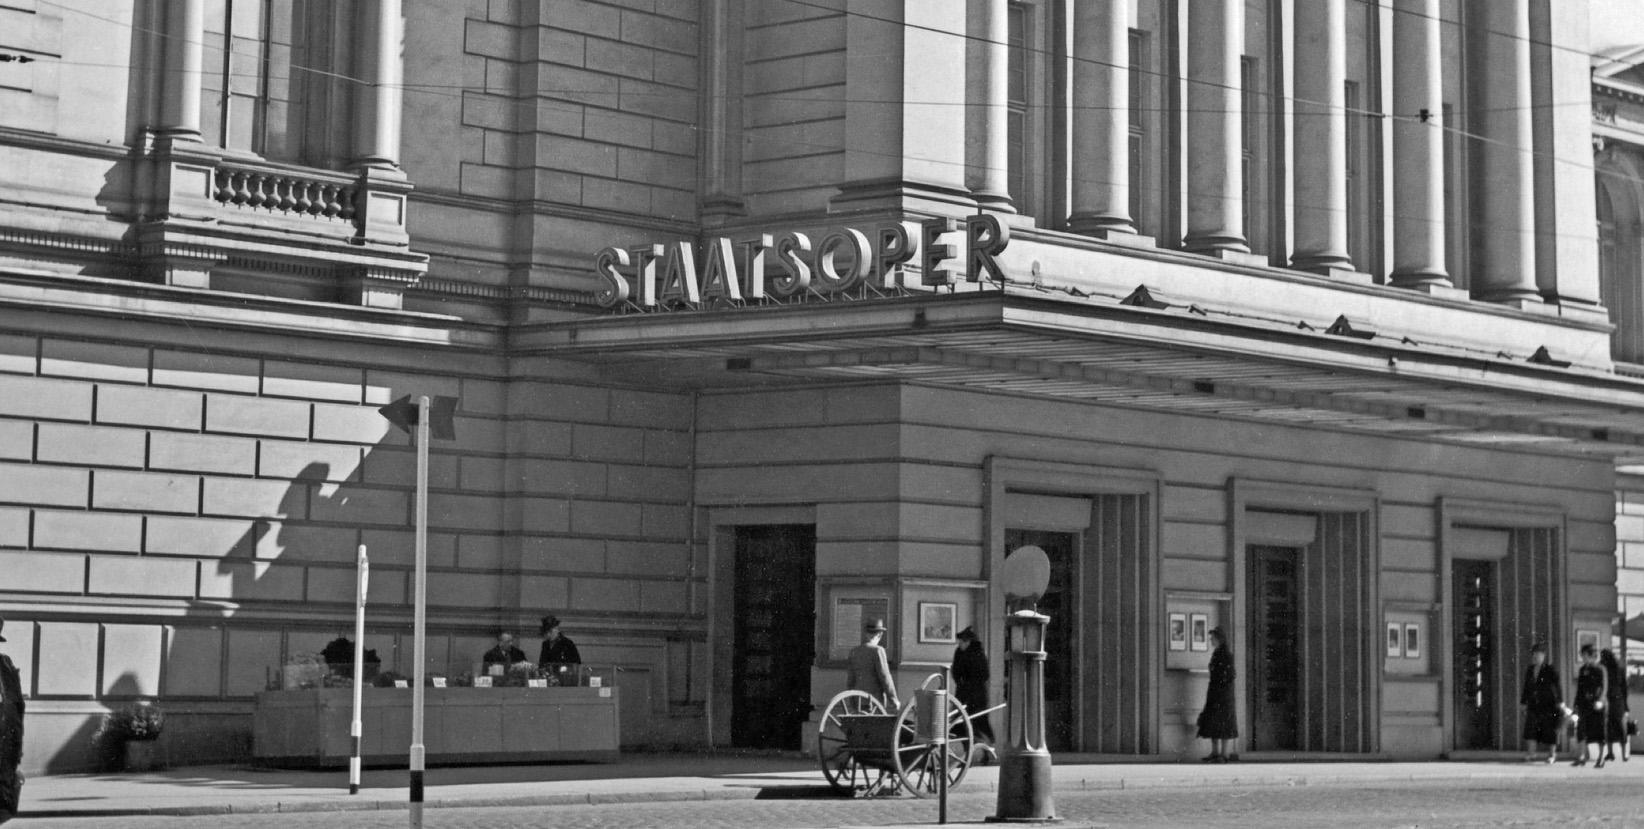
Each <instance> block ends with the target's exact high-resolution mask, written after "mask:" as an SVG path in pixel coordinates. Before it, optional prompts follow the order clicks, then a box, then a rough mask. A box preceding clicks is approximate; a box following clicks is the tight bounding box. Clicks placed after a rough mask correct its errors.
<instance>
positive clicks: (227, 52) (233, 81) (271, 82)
mask: <svg viewBox="0 0 1644 829" xmlns="http://www.w3.org/2000/svg"><path fill="white" fill-rule="evenodd" d="M294 5H296V4H295V3H294V2H293V0H207V2H206V16H205V64H206V65H205V72H204V77H203V78H202V79H201V84H200V132H201V134H202V137H203V138H204V140H205V142H206V143H207V144H212V145H215V146H218V147H223V148H225V149H230V150H247V151H250V152H254V153H257V154H258V155H261V156H264V157H265V158H278V159H288V158H289V157H290V154H291V144H292V142H291V135H292V133H293V132H295V130H294V129H293V124H292V123H291V121H292V118H291V116H292V114H293V113H292V108H291V91H292V77H291V42H292V28H293V27H292V13H293V6H294Z"/></svg>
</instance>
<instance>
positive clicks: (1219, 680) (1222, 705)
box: [1199, 628, 1239, 763]
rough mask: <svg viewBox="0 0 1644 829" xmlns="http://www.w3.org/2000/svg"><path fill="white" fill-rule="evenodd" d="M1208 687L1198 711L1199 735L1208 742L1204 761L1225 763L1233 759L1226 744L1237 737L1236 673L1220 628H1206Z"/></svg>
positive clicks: (1225, 638)
mask: <svg viewBox="0 0 1644 829" xmlns="http://www.w3.org/2000/svg"><path fill="white" fill-rule="evenodd" d="M1210 644H1211V645H1212V646H1213V647H1214V648H1215V650H1214V651H1213V652H1212V653H1211V654H1210V687H1209V689H1207V690H1206V691H1205V695H1204V711H1202V712H1200V713H1199V738H1200V739H1203V740H1209V741H1210V755H1209V756H1208V757H1205V758H1204V761H1205V762H1206V763H1225V762H1227V761H1229V760H1233V759H1236V758H1237V755H1235V754H1233V753H1232V752H1231V751H1230V750H1229V745H1230V744H1231V743H1232V742H1233V741H1234V740H1236V739H1238V736H1239V718H1238V712H1237V711H1236V710H1235V708H1234V701H1233V681H1234V680H1236V679H1238V676H1239V672H1238V670H1237V669H1235V668H1234V667H1233V651H1232V650H1230V649H1229V648H1228V646H1227V634H1226V633H1223V632H1222V629H1221V628H1215V629H1214V630H1211V631H1210Z"/></svg>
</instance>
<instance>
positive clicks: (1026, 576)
mask: <svg viewBox="0 0 1644 829" xmlns="http://www.w3.org/2000/svg"><path fill="white" fill-rule="evenodd" d="M999 580H1000V582H1001V583H1002V584H1001V586H1002V587H1003V588H1004V592H1005V600H1006V601H1007V602H1021V603H1022V604H1021V605H1018V606H1017V610H1015V611H1014V612H1012V613H1011V614H1010V615H1008V616H1006V617H1005V635H1006V641H1007V642H1008V643H1009V644H1010V649H1009V651H1008V652H1007V653H1006V654H1005V658H1006V660H1007V662H1008V663H1009V664H1008V665H1007V666H1006V672H1007V674H1006V685H1005V703H1006V708H1005V711H1006V716H1005V745H1004V749H1003V750H1002V751H1000V752H999V798H998V805H997V807H996V811H997V813H996V814H995V815H993V816H992V817H990V818H988V819H987V820H988V822H989V823H1049V822H1052V821H1055V820H1058V818H1057V817H1056V803H1055V800H1054V799H1053V798H1052V797H1051V792H1050V788H1051V783H1050V781H1051V776H1050V748H1049V746H1048V745H1046V742H1045V626H1046V625H1048V624H1049V623H1050V617H1049V616H1046V615H1044V614H1043V613H1039V612H1037V611H1035V610H1033V609H1032V608H1033V607H1034V606H1035V605H1036V603H1037V602H1038V601H1039V597H1040V596H1043V595H1044V594H1045V590H1046V589H1047V588H1049V586H1050V557H1049V556H1047V555H1046V554H1045V551H1044V550H1042V549H1040V548H1038V547H1035V546H1032V545H1027V546H1023V547H1018V548H1016V549H1015V550H1013V551H1011V553H1010V554H1009V555H1007V556H1006V557H1005V561H1004V564H1003V565H1002V566H1001V567H1000V568H999Z"/></svg>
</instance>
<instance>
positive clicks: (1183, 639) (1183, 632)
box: [1169, 613, 1187, 651]
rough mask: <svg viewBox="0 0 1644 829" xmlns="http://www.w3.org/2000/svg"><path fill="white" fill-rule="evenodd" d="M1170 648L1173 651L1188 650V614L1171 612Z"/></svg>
mask: <svg viewBox="0 0 1644 829" xmlns="http://www.w3.org/2000/svg"><path fill="white" fill-rule="evenodd" d="M1169 634H1170V636H1169V642H1170V649H1171V650H1173V651H1185V650H1187V614H1186V613H1172V614H1170V627H1169Z"/></svg>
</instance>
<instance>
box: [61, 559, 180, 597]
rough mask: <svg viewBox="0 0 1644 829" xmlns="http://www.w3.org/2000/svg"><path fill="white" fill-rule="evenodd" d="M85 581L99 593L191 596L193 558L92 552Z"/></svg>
mask: <svg viewBox="0 0 1644 829" xmlns="http://www.w3.org/2000/svg"><path fill="white" fill-rule="evenodd" d="M89 563H90V566H91V569H90V574H89V576H88V577H87V580H86V583H87V586H88V588H89V592H90V593H92V594H93V595H101V596H153V597H169V598H181V599H189V598H193V597H194V595H195V590H196V582H197V580H198V577H197V570H198V567H197V565H196V563H195V562H193V561H190V560H188V559H180V558H153V557H148V556H144V557H141V558H138V557H135V556H92V557H91V560H90V562H89Z"/></svg>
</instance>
